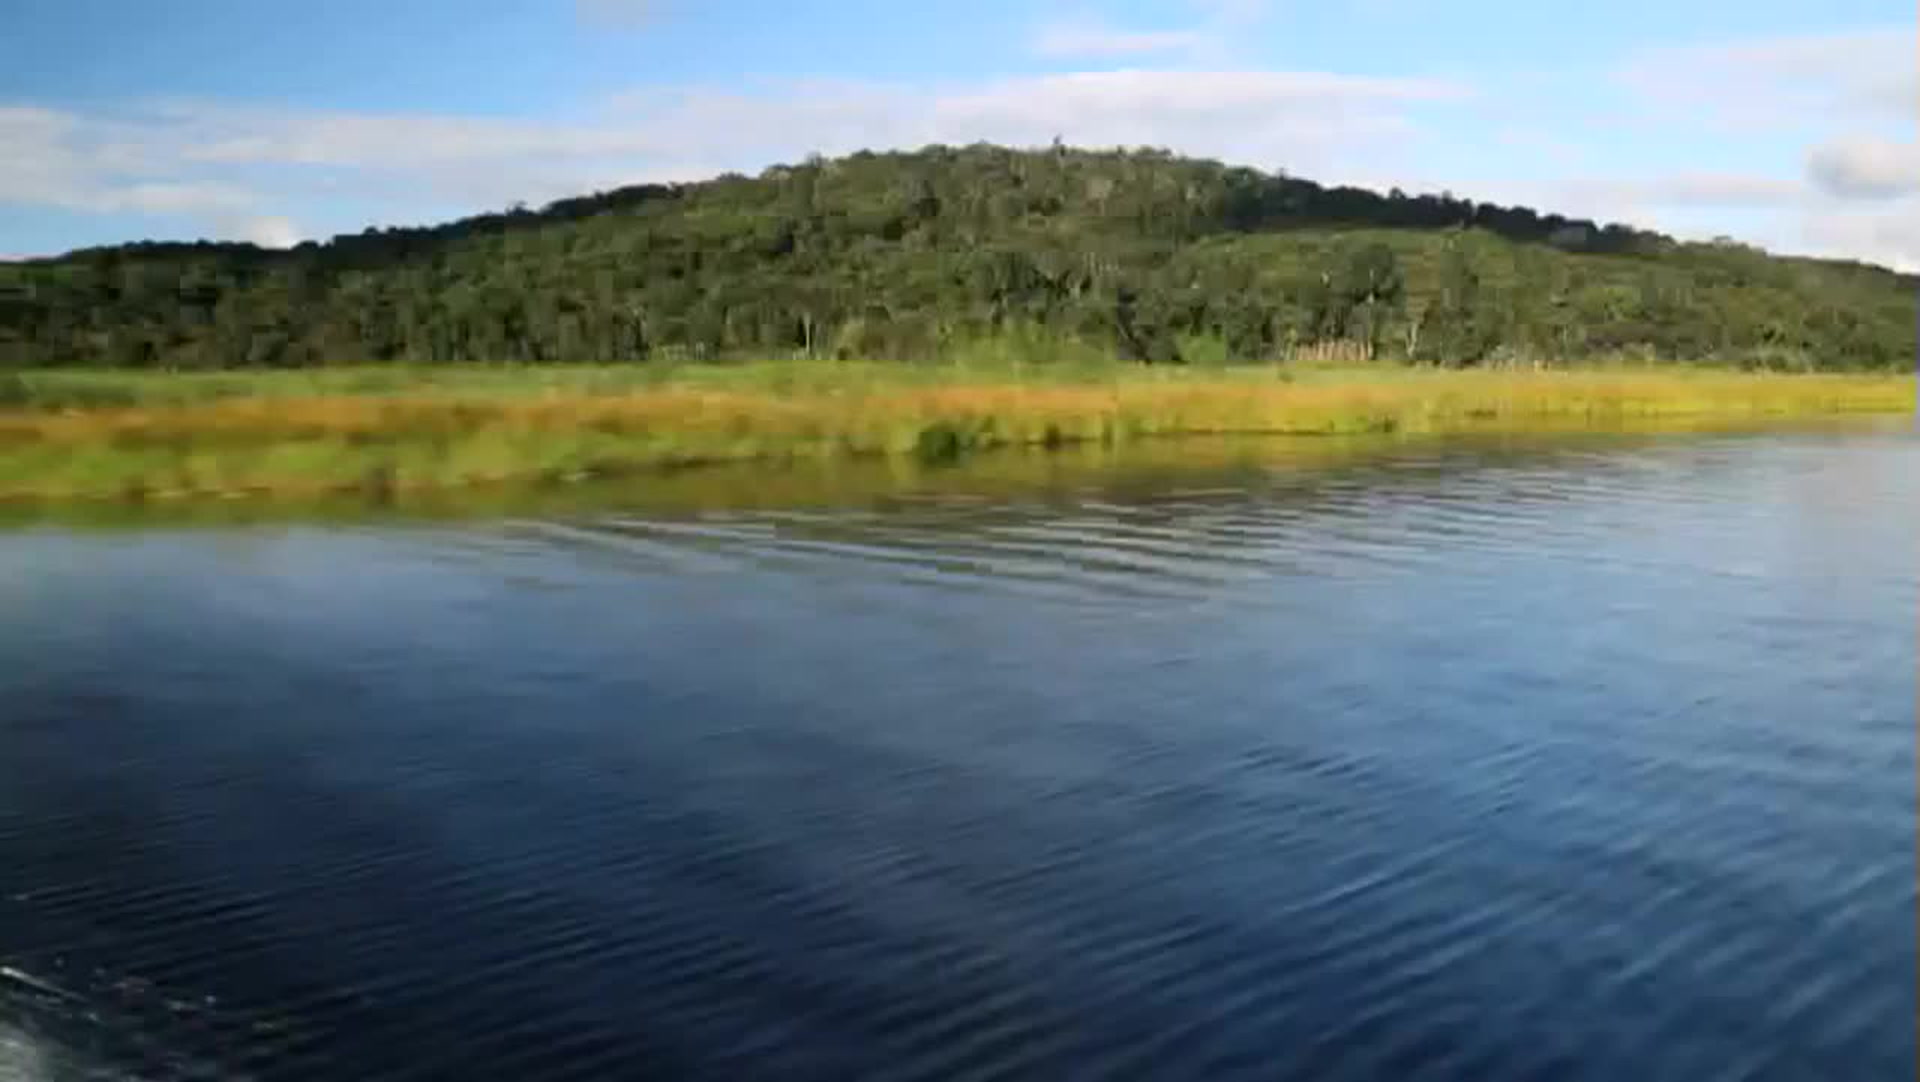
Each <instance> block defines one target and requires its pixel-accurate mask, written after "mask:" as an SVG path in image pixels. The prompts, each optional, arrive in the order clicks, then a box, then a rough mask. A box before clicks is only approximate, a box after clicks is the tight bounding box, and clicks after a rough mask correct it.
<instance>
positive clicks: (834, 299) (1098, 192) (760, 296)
mask: <svg viewBox="0 0 1920 1082" xmlns="http://www.w3.org/2000/svg"><path fill="white" fill-rule="evenodd" d="M1916 284H1920V280H1917V279H1915V278H1914V277H1912V276H1908V275H1900V274H1895V273H1894V272H1892V271H1888V270H1885V269H1883V268H1878V267H1872V266H1867V265H1862V264H1856V263H1843V262H1834V261H1823V260H1812V259H1801V258H1786V257H1778V256H1772V255H1768V254H1766V253H1763V252H1760V251H1757V250H1755V249H1751V248H1747V247H1744V246H1738V245H1733V244H1729V243H1717V244H1684V243H1679V242H1676V241H1674V240H1673V239H1671V238H1669V237H1665V236H1661V235H1659V234H1654V233H1648V232H1643V231H1638V230H1633V229H1628V228H1625V227H1622V226H1619V225H1604V226H1603V225H1600V224H1598V223H1594V222H1590V221H1585V220H1575V219H1568V218H1564V217H1561V216H1558V215H1553V214H1542V213H1539V212H1536V211H1533V210H1530V209H1527V208H1514V207H1498V206H1493V205H1490V204H1486V203H1475V202H1471V201H1468V200H1463V199H1457V198H1454V197H1452V196H1446V195H1443V196H1431V195H1422V196H1409V195H1406V194H1404V193H1401V192H1399V191H1397V190H1396V191H1393V192H1390V193H1387V194H1385V195H1382V194H1379V193H1375V192H1369V191H1364V190H1359V189H1354V188H1342V187H1323V186H1321V185H1318V184H1315V183H1312V182H1310V181H1307V180H1302V179H1298V178H1294V177H1289V176H1285V175H1273V174H1266V173H1262V172H1259V171H1255V170H1251V169H1245V168H1234V167H1229V166H1226V165H1223V164H1221V163H1218V162H1213V161H1203V160H1194V159H1187V158H1180V157H1176V156H1173V155H1171V154H1169V153H1167V152H1164V151H1153V150H1139V151H1108V152H1097V151H1087V150H1074V149H1068V148H1064V147H1058V146H1056V147H1054V148H1051V149H1046V150H1014V149H1008V148H1002V147H995V146H987V145H978V146H970V147H965V148H950V147H928V148H925V149H922V150H920V151H915V152H905V153H886V154H876V153H861V154H856V155H853V156H851V157H847V158H842V159H836V160H831V161H825V160H819V159H813V160H809V161H807V162H805V163H802V164H798V165H792V166H782V167H776V168H771V169H768V170H766V171H765V172H763V173H761V174H760V175H759V176H758V177H752V178H749V177H743V176H738V175H729V176H723V177H720V178H717V179H714V180H710V181H704V182H700V183H693V184H685V185H669V186H640V187H633V188H624V189H620V190H617V191H612V192H605V193H600V194H597V195H591V196H585V197H581V198H577V199H567V200H561V201H559V202H556V203H553V204H551V205H549V206H547V207H546V208H544V209H542V210H538V211H535V210H528V209H525V208H515V209H514V210H512V211H509V212H507V213H504V214H492V215H483V216H479V217H475V218H469V219H464V220H461V221H458V222H453V223H449V224H446V225H442V226H436V227H431V228H420V229H399V230H384V231H375V230H368V231H367V232H365V233H362V234H358V235H347V236H341V237H336V238H334V239H333V240H332V241H330V242H327V243H324V244H317V243H308V244H303V245H300V246H299V247H297V248H294V249H291V250H288V251H271V250H265V249H260V248H256V247H253V246H251V245H243V244H208V243H201V244H155V243H141V244H130V245H125V246H118V247H112V248H99V249H90V250H85V251H78V252H73V253H70V254H68V255H65V256H61V257H57V258H53V259H45V260H37V261H32V262H28V263H22V264H11V265H5V266H0V367H6V368H15V369H19V368H35V367H93V366H104V367H130V368H194V369H213V368H230V367H295V366H309V365H320V364H332V363H346V362H368V361H372V362H382V361H409V362H415V363H449V364H451V363H461V362H477V361H491V362H498V361H515V362H535V363H540V362H556V361H642V360H647V359H654V358H687V357H700V358H726V357H742V356H756V357H769V356H781V357H784V356H793V355H813V356H843V357H882V358H888V359H899V360H911V359H918V358H926V357H934V356H939V355H943V354H946V353H950V352H952V351H955V350H959V349H966V348H970V347H971V346H974V345H977V344H978V343H979V342H981V341H982V340H988V339H991V340H995V341H997V342H1000V343H1010V348H1013V349H1017V350H1019V351H1021V352H1022V353H1023V354H1024V355H1028V356H1031V357H1033V358H1035V359H1044V358H1047V357H1051V356H1061V355H1065V354H1070V353H1083V354H1084V353H1092V352H1098V353H1102V354H1106V355H1112V354H1114V353H1118V354H1119V355H1121V356H1124V357H1126V358H1129V359H1132V360H1137V361H1145V362H1156V363H1176V362H1188V363H1204V362H1208V361H1218V360H1229V359H1244V360H1253V359H1268V358H1285V357H1297V356H1302V355H1313V354H1322V355H1334V356H1340V357H1349V358H1354V357H1378V358H1400V359H1406V360H1412V361H1422V362H1438V363H1443V364H1452V365H1473V364H1478V363H1483V362H1488V361H1495V360H1501V359H1507V358H1544V359H1547V360H1551V361H1556V362H1557V361H1579V360H1585V359H1595V358H1607V357H1616V356H1623V355H1625V356H1639V357H1646V358H1658V359H1664V360H1670V361H1675V362H1700V363H1732V364H1742V365H1754V366H1763V367H1775V368H1796V369H1797V368H1847V369H1867V368H1880V369H1890V368H1898V367H1905V366H1908V365H1911V364H1912V363H1913V361H1914V350H1915V337H1914V335H1915V326H1916V319H1917V317H1920V312H1917V310H1916V293H1915V286H1916Z"/></svg>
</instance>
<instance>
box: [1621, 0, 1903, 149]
mask: <svg viewBox="0 0 1920 1082" xmlns="http://www.w3.org/2000/svg"><path fill="white" fill-rule="evenodd" d="M1914 34H1915V31H1914V27H1913V26H1912V25H1910V24H1909V25H1906V26H1888V27H1876V28H1872V29H1866V30H1854V31H1848V32H1844V33H1833V34H1812V35H1801V36H1795V37H1779V38H1763V39H1754V40H1747V41H1736V42H1725V43H1719V44H1711V45H1694V46H1686V47H1680V48H1664V49H1651V50H1646V51H1644V52H1643V53H1641V54H1640V55H1638V56H1636V57H1634V58H1633V59H1631V60H1630V61H1629V62H1628V63H1627V64H1625V65H1624V66H1623V67H1622V68H1621V70H1620V72H1619V73H1618V74H1619V77H1620V78H1621V80H1622V81H1623V82H1624V83H1625V84H1626V85H1627V86H1628V87H1629V88H1631V89H1633V90H1635V91H1637V92H1638V93H1640V94H1641V95H1643V96H1644V97H1645V98H1647V99H1649V100H1650V101H1651V102H1652V103H1653V104H1654V105H1655V106H1656V107H1658V108H1660V109H1663V110H1676V109H1679V110H1687V109H1691V110H1695V111H1696V114H1695V115H1699V116H1705V117H1711V118H1714V119H1718V120H1721V121H1724V122H1730V123H1735V124H1742V125H1756V124H1757V125H1766V126H1780V125H1786V124H1801V123H1807V122H1815V123H1825V122H1827V121H1829V120H1830V119H1831V118H1833V117H1835V116H1840V117H1844V118H1846V119H1847V120H1849V121H1854V122H1860V121H1870V120H1872V121H1893V122H1899V123H1902V124H1911V123H1912V120H1913V117H1914V115H1915V112H1916V106H1917V105H1920V74H1917V72H1920V65H1917V64H1916V50H1915V47H1914V46H1915V37H1914Z"/></svg>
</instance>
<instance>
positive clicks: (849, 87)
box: [0, 69, 1469, 243]
mask: <svg viewBox="0 0 1920 1082" xmlns="http://www.w3.org/2000/svg"><path fill="white" fill-rule="evenodd" d="M1468 96H1469V92H1468V90H1467V89H1466V88H1465V87H1462V86H1458V85H1455V84H1451V83H1446V82H1441V81H1435V80H1423V79H1390V78H1374V77H1361V76H1349V75H1338V74H1330V73H1317V72H1271V71H1235V70H1212V71H1172V70H1163V69H1153V70H1120V71H1100V72H1078V73H1066V74H1056V75H1040V76H1024V77H1014V78H1006V79H1000V80H993V81H985V82H971V83H968V82H955V83H942V84H909V83H876V82H857V81H830V80H813V81H797V82H795V81H789V82H774V83H764V84H760V85H753V84H749V85H747V86H744V87H736V88H728V89H702V88H681V89H676V90H666V91H649V92H645V93H636V94H629V95H625V96H621V97H617V98H612V99H608V100H605V101H602V102H600V103H598V105H597V106H595V107H594V108H592V109H590V110H584V111H581V112H579V113H577V114H575V115H574V116H571V117H566V118H555V119H551V120H546V121H534V120H519V119H509V118H498V117H477V116H460V115H436V114H422V113H386V114H382V113H365V112H348V111H326V110H298V109H286V108H266V107H257V106H243V105H237V104H232V103H227V102H207V101H167V102H158V103H146V104H144V105H142V106H140V107H138V108H128V109H121V110H113V111H98V112H95V111H89V112H79V111H60V110H53V109H44V108H32V107H11V108H0V202H4V203H12V204H17V205H25V206H48V207H60V208H63V209H68V210H79V211H94V212H109V211H123V212H127V211H139V212H149V213H156V214H172V215H186V216H188V217H189V218H190V219H192V220H195V221H198V222H200V223H202V226H201V228H204V229H209V230H212V231H214V232H216V233H219V234H222V235H251V236H256V237H259V238H262V239H264V240H269V241H274V242H281V241H284V240H285V239H286V238H287V237H289V236H291V235H292V232H293V231H291V230H290V229H287V228H283V227H281V225H280V223H278V222H275V219H281V218H283V216H284V215H285V213H286V212H287V211H289V210H293V209H294V208H296V207H300V208H302V209H300V211H299V213H300V216H301V217H303V218H306V219H307V220H309V221H312V220H313V217H312V216H310V215H314V214H317V216H318V217H320V218H326V217H328V215H327V214H326V213H324V212H315V211H313V210H312V209H311V208H312V205H313V204H315V203H322V204H324V203H326V202H328V201H329V200H331V201H332V202H334V203H335V204H339V203H340V202H342V201H343V200H345V201H349V202H352V203H355V204H358V205H357V206H356V208H355V210H354V211H353V212H352V213H351V216H350V220H346V221H338V222H337V223H333V224H334V226H335V228H337V229H351V230H357V229H358V228H359V225H360V224H361V223H360V221H359V219H362V218H365V217H367V216H369V209H370V207H369V204H372V205H373V206H372V208H371V209H372V213H373V214H374V215H386V214H390V217H389V218H388V220H392V221H400V222H405V221H410V220H416V219H419V218H422V217H438V216H441V215H444V214H446V213H447V212H448V210H449V208H458V209H464V210H465V211H476V210H487V209H499V208H501V207H503V206H505V205H506V204H508V203H509V202H513V201H516V200H526V201H529V202H534V203H539V202H543V201H545V200H548V199H553V198H559V197H562V196H567V195H576V194H580V193H581V192H583V191H588V190H593V189H595V188H597V187H614V186H618V185H620V184H628V183H638V182H644V181H659V180H675V179H679V180H685V179H694V178H696V177H699V176H710V175H712V174H713V173H714V172H716V171H719V170H723V169H739V170H744V171H754V170H757V169H759V168H761V167H763V166H765V165H767V164H769V163H772V162H776V161H792V160H796V159H799V158H802V157H804V156H806V155H807V154H809V153H814V152H820V153H826V154H841V153H849V152H852V151H855V150H859V149H863V148H887V147H916V146H921V145H925V144H928V143H947V144H965V143H970V142H974V141H978V140H986V141H992V142H1000V143H1011V144H1016V145H1040V144H1044V143H1046V142H1048V141H1050V140H1051V139H1053V138H1054V137H1055V136H1059V137H1061V138H1063V139H1065V140H1067V141H1068V142H1071V143H1076V144H1082V145H1093V146H1115V145H1127V146H1137V145H1155V146H1171V147H1176V148H1178V149H1180V150H1182V151H1186V152H1193V153H1202V154H1210V155H1214V156H1218V157H1222V158H1226V159H1229V160H1236V161H1245V162H1252V163H1258V164H1261V165H1265V166H1269V167H1272V166H1285V167H1286V168H1288V169H1290V170H1293V171H1295V172H1299V173H1305V174H1309V175H1313V174H1315V173H1316V172H1320V173H1324V172H1325V171H1328V170H1332V171H1336V172H1337V171H1339V170H1341V169H1343V168H1348V167H1350V166H1351V164H1352V163H1353V162H1354V161H1357V160H1361V159H1365V158H1367V157H1369V156H1376V157H1377V156H1379V155H1382V154H1390V153H1392V152H1394V150H1395V148H1396V147H1397V146H1398V141H1399V140H1401V139H1403V138H1404V137H1405V135H1406V133H1407V132H1408V131H1409V130H1411V128H1412V127H1413V125H1412V113H1411V112H1410V111H1411V110H1414V109H1418V108H1422V107H1430V106H1437V105H1445V104H1448V103H1457V102H1459V101H1462V100H1464V99H1465V98H1467V97H1468ZM381 207H386V208H391V209H390V210H389V211H382V210H381V209H379V208H381ZM339 217H343V218H345V217H348V215H346V214H345V213H344V212H343V213H342V214H341V215H339ZM242 222H254V223H261V222H273V223H274V225H273V227H272V228H269V227H268V226H265V225H255V226H248V227H242V226H241V225H238V224H236V223H242ZM0 243H4V237H0Z"/></svg>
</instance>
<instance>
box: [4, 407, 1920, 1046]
mask: <svg viewBox="0 0 1920 1082" xmlns="http://www.w3.org/2000/svg"><path fill="white" fill-rule="evenodd" d="M1916 526H1920V442H1917V441H1915V440H1914V439H1913V438H1912V437H1911V436H1910V435H1906V434H1903V433H1899V432H1894V433H1879V434H1872V433H1860V434H1824V435H1817V434H1816V435H1810V434H1799V435H1774V436H1766V437H1740V438H1711V439H1699V438H1685V439H1665V440H1656V441H1651V442H1647V441H1638V442H1632V443H1626V442H1622V443H1619V444H1592V443H1585V444H1577V445H1575V444H1569V445H1564V446H1561V447H1559V448H1557V449H1551V450H1546V451H1538V450H1529V451H1525V452H1512V453H1508V452H1502V451H1498V450H1496V449H1485V448H1482V449H1475V448H1471V447H1469V448H1457V447H1456V448H1450V449H1428V450H1419V449H1417V448H1416V449H1412V450H1407V451H1404V452H1402V453H1399V454H1394V455H1389V456H1386V457H1383V458H1378V459H1374V460H1370V461H1365V462H1355V463H1347V464H1345V465H1337V466H1327V467H1324V468H1316V469H1298V468H1287V467H1275V468H1268V469H1260V468H1249V467H1240V468H1231V469H1230V468H1224V467H1223V468H1222V469H1219V470H1216V471H1201V472H1195V473H1189V474H1184V475H1178V476H1161V477H1159V478H1157V479H1155V480H1152V481H1150V482H1145V483H1127V482H1125V481H1124V479H1120V478H1115V479H1113V480H1112V481H1111V483H1100V484H1090V485H1081V486H1078V487H1074V486H1054V487H1053V488H1052V489H1050V490H1046V491H1036V492H1029V493H1027V494H1025V495H1003V496H999V497H995V498H991V499H966V498H961V497H959V496H957V495H950V496H942V497H938V498H927V499H900V500H892V501H888V502H887V503H886V504H885V505H884V506H878V505H873V504H871V503H862V504H859V505H856V506H849V507H843V508H840V509H837V510H836V509H831V508H819V507H816V508H814V509H812V510H804V511H803V510H789V511H779V510H758V511H737V512H731V513H729V512H719V511H712V512H706V513H699V514H694V513H680V514H664V513H651V514H645V513H640V512H631V511H630V512H626V513H620V512H614V511H601V512H595V513H588V512H579V513H572V514H567V515H554V516H549V517H545V518H540V519H515V520H498V519H496V520H491V521H465V522H451V523H449V522H439V523H430V522H429V523H420V522H415V523H408V522H404V521H397V522H386V523H379V522H375V523H362V524H359V525H337V526H304V527H286V526H282V527H261V526H255V527H250V528H230V529H207V528H196V529H174V530H167V529H158V528H156V529H150V530H145V531H138V532H97V531H96V532H62V531H61V530H58V529H50V528H43V529H36V530H23V531H14V532H11V533H6V534H0V966H4V967H5V968H4V969H0V1078H5V1079H9V1080H12V1079H18V1078H27V1079H40V1078H142V1079H161V1078H260V1079H274V1080H279V1079H308V1078H313V1079H353V1080H361V1079H447V1078H458V1079H465V1080H481V1079H529V1078H542V1079H575V1078H580V1079H598V1078H713V1079H743V1078H780V1079H865V1078H884V1079H986V1078H1008V1079H1028V1078H1031V1079H1043V1080H1049V1082H1051V1080H1058V1079H1091V1078H1114V1079H1136V1078H1152V1079H1209V1080H1213V1079H1233V1078H1249V1079H1294V1078H1298V1079H1311V1080H1334V1082H1338V1080H1343V1079H1396V1080H1397V1079H1475V1080H1478V1079H1543V1080H1544V1079H1553V1080H1579V1079H1595V1080H1606V1082H1613V1080H1618V1079H1626V1078H1635V1079H1674V1080H1683V1082H1703V1080H1714V1079H1759V1078H1767V1079H1773V1078H1779V1079H1842V1080H1846V1082H1859V1080H1868V1079H1909V1078H1912V1077H1913V1076H1914V1074H1915V1067H1916V1065H1915V1049H1914V1019H1915V1017H1916V993H1915V971H1914V958H1915V922H1914V907H1915V882H1916V868H1915V806H1914V805H1915V786H1914V770H1915V763H1914V746H1915V728H1914V722H1915V713H1914V711H1915V703H1916V689H1915V661H1916V647H1915V614H1916V608H1915V601H1916V598H1920V567H1917V566H1916V561H1915V559H1914V557H1915V551H1914V537H1915V528H1916Z"/></svg>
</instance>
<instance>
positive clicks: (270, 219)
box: [223, 214, 306, 248]
mask: <svg viewBox="0 0 1920 1082" xmlns="http://www.w3.org/2000/svg"><path fill="white" fill-rule="evenodd" d="M223 232H225V233H227V234H228V235H229V236H233V237H237V238H238V239H240V240H244V241H250V242H252V243H254V244H258V245H259V246H260V247H262V248H291V247H293V246H294V245H296V244H298V243H300V242H301V241H302V240H305V239H306V237H305V235H303V234H302V233H301V232H300V227H299V226H298V225H296V224H294V221H293V219H291V218H287V217H284V216H281V215H277V214H261V215H254V216H251V217H245V218H238V219H235V220H233V221H232V222H230V223H228V228H227V229H226V230H223Z"/></svg>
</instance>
